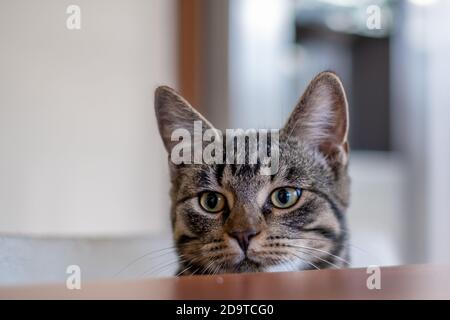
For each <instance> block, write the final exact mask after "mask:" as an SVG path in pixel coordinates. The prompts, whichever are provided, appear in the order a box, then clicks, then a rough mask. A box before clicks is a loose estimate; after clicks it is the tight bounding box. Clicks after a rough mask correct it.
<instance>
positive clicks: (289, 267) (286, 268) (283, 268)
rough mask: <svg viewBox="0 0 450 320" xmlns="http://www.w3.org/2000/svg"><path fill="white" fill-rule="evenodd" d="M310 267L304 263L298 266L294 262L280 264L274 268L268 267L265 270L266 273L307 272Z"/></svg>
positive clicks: (299, 263)
mask: <svg viewBox="0 0 450 320" xmlns="http://www.w3.org/2000/svg"><path fill="white" fill-rule="evenodd" d="M307 269H308V265H307V264H306V263H304V262H301V261H300V262H298V263H296V264H293V263H292V262H289V263H287V262H286V263H280V264H276V265H273V266H268V267H265V268H264V270H263V271H264V272H290V271H301V270H307Z"/></svg>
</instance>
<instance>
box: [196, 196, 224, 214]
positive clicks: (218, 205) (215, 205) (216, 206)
mask: <svg viewBox="0 0 450 320" xmlns="http://www.w3.org/2000/svg"><path fill="white" fill-rule="evenodd" d="M200 205H201V206H202V208H203V209H205V210H206V211H208V212H211V213H217V212H219V211H222V210H223V208H225V197H224V196H223V195H221V194H220V193H218V192H211V191H209V192H204V193H202V194H201V195H200Z"/></svg>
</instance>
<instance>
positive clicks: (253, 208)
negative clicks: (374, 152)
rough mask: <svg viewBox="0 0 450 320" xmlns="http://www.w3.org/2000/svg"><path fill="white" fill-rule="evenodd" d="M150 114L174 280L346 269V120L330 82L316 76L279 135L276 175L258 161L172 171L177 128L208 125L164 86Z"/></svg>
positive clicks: (327, 75) (340, 95)
mask: <svg viewBox="0 0 450 320" xmlns="http://www.w3.org/2000/svg"><path fill="white" fill-rule="evenodd" d="M155 109H156V117H157V120H158V126H159V131H160V134H161V137H162V140H163V142H164V145H165V148H166V150H167V151H168V153H169V167H170V175H171V184H172V187H171V199H172V208H171V224H172V229H173V238H174V242H175V246H176V249H177V253H178V257H179V270H178V275H193V274H220V273H230V272H269V271H296V270H306V269H322V268H330V267H334V268H340V267H343V266H346V264H348V262H347V261H348V259H349V258H348V250H347V247H348V246H347V241H348V233H347V227H346V216H345V211H346V209H347V207H348V203H349V187H350V179H349V177H348V174H347V166H348V152H349V146H348V142H347V132H348V127H349V120H348V107H347V100H346V96H345V92H344V89H343V86H342V83H341V81H340V79H339V78H338V77H337V75H336V74H334V73H332V72H328V71H327V72H322V73H320V74H319V75H317V76H316V77H315V78H314V79H313V80H312V81H311V83H310V84H309V86H308V88H307V89H306V91H305V92H304V94H303V96H302V97H301V99H300V101H299V102H298V104H297V105H296V107H295V108H294V110H293V112H292V113H291V115H290V117H289V119H288V121H287V122H286V124H285V126H284V127H283V128H282V129H280V131H279V142H278V145H277V147H278V148H279V149H278V150H279V169H278V171H277V172H276V173H275V174H273V175H262V174H260V169H261V164H260V163H256V164H249V163H243V164H227V163H224V164H220V163H219V164H204V163H200V164H186V163H181V164H174V163H173V161H171V159H170V154H171V150H172V148H173V147H174V145H175V144H176V143H178V141H173V139H172V138H173V137H172V133H173V131H174V130H176V129H178V128H184V129H187V130H188V131H189V132H192V131H193V130H194V129H193V123H194V121H201V122H202V124H203V127H202V129H203V130H206V129H214V127H213V126H212V125H211V124H210V123H209V122H208V121H207V120H206V119H205V118H204V117H203V116H202V115H201V114H199V113H198V112H197V111H196V110H195V109H193V108H192V107H191V106H190V105H189V103H188V102H187V101H186V100H185V99H183V98H182V97H181V96H180V95H179V94H177V93H176V92H175V91H174V90H172V89H171V88H169V87H165V86H163V87H159V88H157V89H156V92H155ZM214 130H215V129H214ZM226 147H227V144H224V151H223V152H224V154H225V152H226V150H225V149H226ZM233 148H234V146H233ZM238 152H239V151H238ZM244 152H248V149H245V150H244Z"/></svg>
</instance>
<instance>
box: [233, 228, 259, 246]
mask: <svg viewBox="0 0 450 320" xmlns="http://www.w3.org/2000/svg"><path fill="white" fill-rule="evenodd" d="M256 234H257V233H256V231H255V230H253V229H249V230H245V231H233V232H231V233H230V236H232V237H233V238H235V239H236V240H237V242H238V243H239V246H240V247H241V249H242V250H243V251H244V252H247V249H248V245H249V243H250V240H251V238H253V237H254V236H256Z"/></svg>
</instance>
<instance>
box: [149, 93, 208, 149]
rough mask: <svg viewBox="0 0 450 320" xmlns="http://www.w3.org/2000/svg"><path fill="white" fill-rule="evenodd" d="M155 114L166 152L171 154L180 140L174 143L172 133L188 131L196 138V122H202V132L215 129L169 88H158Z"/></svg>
mask: <svg viewBox="0 0 450 320" xmlns="http://www.w3.org/2000/svg"><path fill="white" fill-rule="evenodd" d="M155 112H156V119H157V122H158V128H159V133H160V135H161V138H162V140H163V142H164V146H165V147H166V150H167V151H168V152H169V153H170V152H171V150H172V148H173V146H174V145H176V144H177V143H178V140H176V141H172V139H171V137H172V133H173V132H174V131H175V130H177V129H186V130H187V131H189V133H190V134H191V136H194V122H195V121H201V122H202V131H203V132H204V131H205V130H206V129H214V127H213V126H212V125H211V124H210V123H209V121H208V120H206V119H205V118H204V117H203V116H202V115H201V114H200V113H199V112H198V111H196V110H195V109H194V108H193V107H192V106H191V105H190V104H189V102H187V101H186V100H185V99H184V98H183V97H182V96H180V95H179V94H178V93H177V92H176V91H175V90H173V89H172V88H169V87H167V86H161V87H158V88H157V89H156V91H155Z"/></svg>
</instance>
